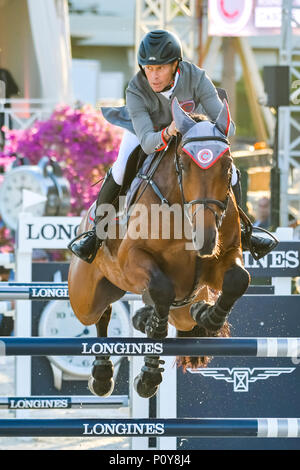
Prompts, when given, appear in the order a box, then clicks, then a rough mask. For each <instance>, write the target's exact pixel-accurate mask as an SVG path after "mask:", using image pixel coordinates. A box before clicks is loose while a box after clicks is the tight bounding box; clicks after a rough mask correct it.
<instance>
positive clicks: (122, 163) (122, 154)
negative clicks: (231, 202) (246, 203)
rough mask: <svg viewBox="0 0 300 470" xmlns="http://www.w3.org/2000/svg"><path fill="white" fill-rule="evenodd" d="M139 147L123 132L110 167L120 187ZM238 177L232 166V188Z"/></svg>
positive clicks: (133, 137) (134, 139) (129, 133)
mask: <svg viewBox="0 0 300 470" xmlns="http://www.w3.org/2000/svg"><path fill="white" fill-rule="evenodd" d="M138 145H139V141H138V138H137V136H136V135H134V134H132V133H131V132H129V131H125V134H124V135H123V138H122V142H121V145H120V149H119V154H118V158H117V160H116V161H115V162H114V164H113V166H112V175H113V178H114V180H115V182H116V183H117V184H119V185H122V183H123V178H124V174H125V168H126V163H127V160H128V158H129V155H130V154H131V152H132V151H133V150H134V149H135V148H136V147H137V146H138ZM237 180H238V177H237V172H236V167H235V165H234V164H232V178H231V185H232V186H234V185H235V184H236V183H237Z"/></svg>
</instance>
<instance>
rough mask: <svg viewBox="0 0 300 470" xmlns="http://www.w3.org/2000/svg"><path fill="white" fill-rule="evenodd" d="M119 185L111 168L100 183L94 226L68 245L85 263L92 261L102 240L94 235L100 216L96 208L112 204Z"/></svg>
mask: <svg viewBox="0 0 300 470" xmlns="http://www.w3.org/2000/svg"><path fill="white" fill-rule="evenodd" d="M120 189H121V186H120V185H118V184H117V183H116V182H115V180H114V179H113V176H112V172H111V169H110V170H109V171H108V172H107V174H106V176H105V179H104V181H103V183H102V186H101V189H100V192H99V195H98V198H97V202H96V208H95V220H94V223H95V225H94V227H93V228H92V230H90V231H88V232H84V233H82V234H80V235H79V236H78V237H76V238H74V240H72V241H71V242H70V243H69V245H68V248H69V250H71V251H72V253H73V254H74V255H76V256H78V258H80V259H82V260H83V261H86V262H87V263H92V262H93V261H94V259H95V256H96V254H97V251H98V249H99V248H100V246H101V245H102V242H103V240H101V239H100V238H98V237H97V235H96V226H97V223H98V222H99V220H100V219H101V217H97V216H96V213H97V208H98V207H99V206H100V205H101V204H112V203H113V202H114V200H115V199H116V198H117V196H118V195H119V192H120Z"/></svg>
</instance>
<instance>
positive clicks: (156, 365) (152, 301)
mask: <svg viewBox="0 0 300 470" xmlns="http://www.w3.org/2000/svg"><path fill="white" fill-rule="evenodd" d="M174 298H175V293H174V288H173V284H172V282H171V281H170V280H169V279H168V278H167V276H165V275H164V273H162V272H161V271H157V272H156V273H155V275H154V276H153V277H152V279H151V281H150V284H149V287H148V289H147V290H145V292H144V294H143V300H144V302H145V303H146V310H147V314H146V315H145V316H143V319H142V321H141V322H140V321H139V314H138V311H137V312H136V314H135V316H134V318H133V324H134V326H135V328H136V329H139V330H140V331H143V333H146V335H147V337H148V338H151V339H155V340H159V339H164V338H166V337H167V335H168V316H169V309H170V306H171V304H172V302H173V300H174ZM136 321H137V322H138V323H139V324H138V325H137V324H135V322H136ZM163 364H164V361H163V360H161V359H160V358H159V356H145V357H144V366H143V367H142V370H141V372H140V374H139V375H138V376H137V377H135V379H134V388H135V390H136V392H137V393H138V394H139V396H140V397H142V398H150V397H152V396H153V395H155V394H156V392H157V390H158V387H159V385H160V383H161V382H162V373H163V371H164V369H163V368H162V367H161V366H162V365H163Z"/></svg>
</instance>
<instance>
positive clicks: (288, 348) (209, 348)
mask: <svg viewBox="0 0 300 470" xmlns="http://www.w3.org/2000/svg"><path fill="white" fill-rule="evenodd" d="M96 355H97V356H101V355H104V356H107V355H109V356H145V355H147V356H256V357H292V358H296V357H299V356H300V338H166V339H164V340H153V339H149V338H118V337H114V338H91V337H86V338H52V337H50V338H44V337H28V338H19V337H1V339H0V356H96Z"/></svg>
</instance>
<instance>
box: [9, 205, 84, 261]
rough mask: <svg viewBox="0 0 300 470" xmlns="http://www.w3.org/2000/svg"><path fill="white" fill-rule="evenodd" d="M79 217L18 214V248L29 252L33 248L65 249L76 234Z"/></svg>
mask: <svg viewBox="0 0 300 470" xmlns="http://www.w3.org/2000/svg"><path fill="white" fill-rule="evenodd" d="M81 220H82V218H81V217H33V216H31V215H30V214H26V213H24V214H20V217H19V228H18V238H17V242H18V250H19V251H20V252H25V253H27V252H30V251H31V250H32V249H33V248H44V249H47V248H48V249H66V248H67V245H68V244H69V242H70V241H71V240H72V239H73V238H74V237H75V236H76V234H77V230H78V227H79V225H80V223H81Z"/></svg>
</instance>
